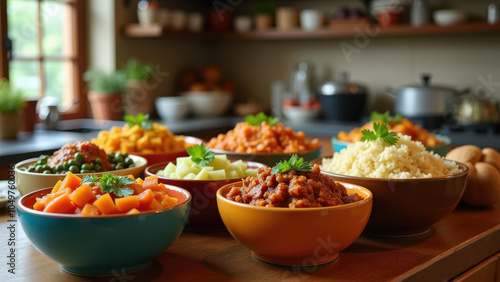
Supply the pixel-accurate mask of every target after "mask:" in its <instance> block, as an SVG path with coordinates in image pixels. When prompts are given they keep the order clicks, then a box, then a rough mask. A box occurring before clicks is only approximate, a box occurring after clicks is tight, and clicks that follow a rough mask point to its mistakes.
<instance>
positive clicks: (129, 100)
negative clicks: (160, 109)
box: [124, 81, 153, 115]
mask: <svg viewBox="0 0 500 282" xmlns="http://www.w3.org/2000/svg"><path fill="white" fill-rule="evenodd" d="M149 85H150V84H149V83H148V82H147V81H129V82H127V90H126V91H127V92H126V93H125V97H124V99H125V100H124V108H125V114H126V115H137V114H139V113H143V114H151V112H152V110H153V94H152V91H151V90H152V89H151V87H150V86H149Z"/></svg>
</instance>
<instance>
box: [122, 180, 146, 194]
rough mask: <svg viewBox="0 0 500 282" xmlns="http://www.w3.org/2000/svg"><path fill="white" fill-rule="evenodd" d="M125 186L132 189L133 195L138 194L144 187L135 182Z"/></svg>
mask: <svg viewBox="0 0 500 282" xmlns="http://www.w3.org/2000/svg"><path fill="white" fill-rule="evenodd" d="M126 187H128V188H130V189H132V190H134V194H135V195H139V194H140V193H142V191H144V188H142V185H141V184H137V183H133V184H129V185H127V186H126Z"/></svg>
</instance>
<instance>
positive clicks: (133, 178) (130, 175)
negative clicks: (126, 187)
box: [127, 174, 135, 180]
mask: <svg viewBox="0 0 500 282" xmlns="http://www.w3.org/2000/svg"><path fill="white" fill-rule="evenodd" d="M127 177H128V178H130V179H132V180H135V176H134V175H133V174H129V175H127Z"/></svg>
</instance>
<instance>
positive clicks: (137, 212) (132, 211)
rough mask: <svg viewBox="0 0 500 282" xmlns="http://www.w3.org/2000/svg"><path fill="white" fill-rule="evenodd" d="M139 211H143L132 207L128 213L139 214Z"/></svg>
mask: <svg viewBox="0 0 500 282" xmlns="http://www.w3.org/2000/svg"><path fill="white" fill-rule="evenodd" d="M139 213H141V212H140V211H139V210H137V209H131V210H129V211H128V212H127V213H126V214H139Z"/></svg>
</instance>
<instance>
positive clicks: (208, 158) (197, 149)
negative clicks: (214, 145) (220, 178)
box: [187, 144, 215, 166]
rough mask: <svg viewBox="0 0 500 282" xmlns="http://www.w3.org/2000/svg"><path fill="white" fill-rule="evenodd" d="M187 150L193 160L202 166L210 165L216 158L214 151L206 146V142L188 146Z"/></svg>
mask: <svg viewBox="0 0 500 282" xmlns="http://www.w3.org/2000/svg"><path fill="white" fill-rule="evenodd" d="M187 152H188V154H189V155H190V156H191V160H192V161H193V162H194V163H196V164H198V165H201V166H206V165H208V164H209V163H211V162H212V161H213V160H214V158H215V155H214V152H213V151H212V150H210V148H207V147H205V145H204V144H201V145H194V146H193V147H191V148H187Z"/></svg>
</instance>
